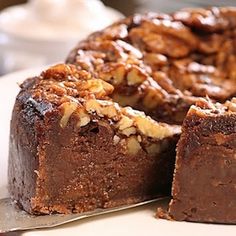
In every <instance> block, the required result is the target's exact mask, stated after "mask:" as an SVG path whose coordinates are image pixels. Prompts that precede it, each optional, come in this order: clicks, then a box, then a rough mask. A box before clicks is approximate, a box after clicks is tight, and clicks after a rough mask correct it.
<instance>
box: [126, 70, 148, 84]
mask: <svg viewBox="0 0 236 236" xmlns="http://www.w3.org/2000/svg"><path fill="white" fill-rule="evenodd" d="M147 78H148V75H147V74H146V73H145V72H144V71H143V70H142V69H141V68H139V67H138V66H135V65H134V66H132V67H131V68H130V70H129V72H128V73H127V84H128V85H130V86H132V85H139V84H141V83H142V82H144V81H145V80H146V79H147Z"/></svg>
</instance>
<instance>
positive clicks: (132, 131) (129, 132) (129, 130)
mask: <svg viewBox="0 0 236 236" xmlns="http://www.w3.org/2000/svg"><path fill="white" fill-rule="evenodd" d="M121 133H122V134H124V135H126V136H127V137H129V136H130V135H132V134H136V129H135V127H129V128H126V129H124V130H122V131H121Z"/></svg>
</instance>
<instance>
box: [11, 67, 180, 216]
mask: <svg viewBox="0 0 236 236" xmlns="http://www.w3.org/2000/svg"><path fill="white" fill-rule="evenodd" d="M22 86H23V89H22V90H21V92H20V95H18V97H19V98H21V99H20V102H18V103H16V104H15V113H13V119H12V125H11V127H12V128H11V137H15V138H14V139H12V140H11V143H12V144H11V146H10V155H9V185H10V193H11V195H12V197H13V199H14V200H16V201H17V202H18V203H19V204H20V205H21V206H22V207H23V209H25V210H26V211H28V212H30V213H33V214H49V213H56V212H58V213H71V212H84V211H88V210H94V209H96V208H106V207H114V206H121V205H125V204H131V203H137V202H140V201H143V200H148V199H152V198H154V197H157V196H165V195H167V194H168V193H169V191H170V187H171V181H172V174H173V168H174V160H175V145H176V142H177V139H178V136H179V134H180V127H179V126H174V125H167V124H164V123H160V122H156V121H154V120H152V119H151V118H150V117H147V116H146V115H145V114H144V113H142V112H139V111H135V110H133V109H132V108H130V107H121V106H119V105H118V104H117V103H114V102H113V101H112V100H110V98H109V96H108V95H109V94H110V93H111V92H112V90H113V87H112V86H111V85H109V84H108V83H106V82H104V81H103V80H99V79H95V78H93V77H92V76H91V74H89V73H88V72H86V71H82V70H77V69H76V68H75V67H74V66H70V65H57V66H54V67H51V68H49V69H48V70H46V71H45V72H43V73H42V74H41V75H40V76H39V77H37V78H35V79H32V80H28V81H26V82H24V84H23V85H22ZM26 104H29V105H28V106H27V105H26ZM24 106H25V108H24ZM24 114H30V115H28V116H25V115H24ZM19 116H20V117H21V119H19ZM22 127H23V128H24V129H23V130H22V133H23V135H22V136H21V135H20V134H19V133H18V132H16V130H18V129H22ZM21 137H22V140H21ZM15 143H17V144H15ZM26 144H27V145H26ZM21 149H24V152H21V151H19V150H21ZM19 161H21V162H22V164H21V165H19V164H18V163H19ZM16 166H18V167H17V168H18V170H17V171H15V168H16ZM22 173H27V176H28V177H29V179H24V174H22ZM14 179H17V183H22V184H19V185H16V184H15V183H14V181H15V180H14ZM13 180H14V181H13ZM23 182H24V184H23ZM27 186H28V187H27ZM28 189H29V190H28ZM28 191H29V194H27V195H26V196H22V193H23V192H24V193H26V192H28Z"/></svg>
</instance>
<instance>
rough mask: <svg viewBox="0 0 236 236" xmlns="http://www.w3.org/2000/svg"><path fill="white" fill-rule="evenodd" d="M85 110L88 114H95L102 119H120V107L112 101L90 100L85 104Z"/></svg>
mask: <svg viewBox="0 0 236 236" xmlns="http://www.w3.org/2000/svg"><path fill="white" fill-rule="evenodd" d="M85 109H86V111H87V112H88V113H93V112H95V113H96V114H97V115H98V116H100V117H104V116H106V117H108V118H112V119H114V120H118V119H119V115H120V114H119V112H120V108H119V105H118V104H116V103H113V102H111V101H103V100H96V99H90V100H87V101H86V102H85Z"/></svg>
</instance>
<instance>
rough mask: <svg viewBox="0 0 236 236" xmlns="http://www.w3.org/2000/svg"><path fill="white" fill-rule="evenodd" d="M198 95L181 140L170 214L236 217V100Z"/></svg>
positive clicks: (184, 217)
mask: <svg viewBox="0 0 236 236" xmlns="http://www.w3.org/2000/svg"><path fill="white" fill-rule="evenodd" d="M233 101H235V100H232V102H227V103H226V104H225V105H224V106H223V105H220V104H216V105H215V104H212V103H211V102H207V101H204V100H202V101H199V102H198V103H197V106H192V107H191V108H190V110H189V112H188V114H187V117H186V119H185V121H184V124H183V128H182V135H181V138H180V140H179V142H178V145H177V157H176V164H175V172H174V181H173V185H172V197H173V199H172V200H171V202H170V205H169V215H170V216H171V218H173V219H174V220H186V221H196V222H214V223H229V224H234V223H236V211H235V209H236V200H235V199H236V198H235V197H236V189H235V186H236V182H235V179H236V172H235V167H236V159H235V156H236V142H235V140H236V113H235V111H236V109H235V108H236V106H235V105H236V103H234V102H233Z"/></svg>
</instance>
